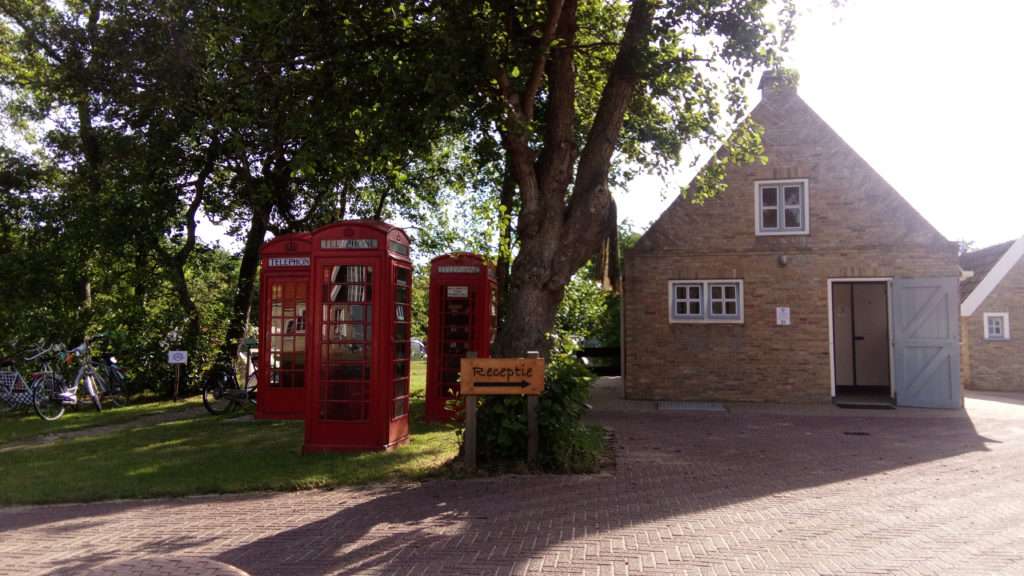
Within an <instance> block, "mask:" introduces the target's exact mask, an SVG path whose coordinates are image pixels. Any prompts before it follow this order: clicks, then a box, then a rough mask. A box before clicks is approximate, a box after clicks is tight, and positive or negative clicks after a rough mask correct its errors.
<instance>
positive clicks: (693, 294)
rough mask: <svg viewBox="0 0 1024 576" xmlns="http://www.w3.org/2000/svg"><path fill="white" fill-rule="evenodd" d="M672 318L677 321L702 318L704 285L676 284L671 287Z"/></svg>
mask: <svg viewBox="0 0 1024 576" xmlns="http://www.w3.org/2000/svg"><path fill="white" fill-rule="evenodd" d="M672 293H673V296H672V317H673V318H674V319H678V320H700V319H702V318H704V284H702V283H700V282H697V283H683V282H676V283H673V285H672Z"/></svg>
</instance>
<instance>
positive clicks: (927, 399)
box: [893, 278, 963, 408]
mask: <svg viewBox="0 0 1024 576" xmlns="http://www.w3.org/2000/svg"><path fill="white" fill-rule="evenodd" d="M958 290H959V286H958V281H957V279H956V278H897V279H894V280H893V313H894V324H895V329H894V332H895V334H894V338H893V351H894V353H893V359H894V363H895V369H896V370H895V372H896V403H897V404H898V405H900V406H916V407H921V408H960V407H961V406H962V405H963V403H962V400H961V398H960V324H959V318H960V316H959V310H960V299H959V291H958Z"/></svg>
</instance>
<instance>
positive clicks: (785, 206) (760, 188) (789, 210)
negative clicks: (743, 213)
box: [754, 180, 810, 236]
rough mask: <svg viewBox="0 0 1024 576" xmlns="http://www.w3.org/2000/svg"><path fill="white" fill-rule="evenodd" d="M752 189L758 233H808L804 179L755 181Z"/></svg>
mask: <svg viewBox="0 0 1024 576" xmlns="http://www.w3.org/2000/svg"><path fill="white" fill-rule="evenodd" d="M754 189H755V193H756V195H757V215H756V216H757V234H758V235H760V236H771V235H785V234H807V233H808V231H809V230H810V226H809V222H808V221H807V220H808V206H807V180H772V181H766V182H758V183H757V184H756V185H755V187H754Z"/></svg>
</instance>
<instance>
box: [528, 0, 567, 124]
mask: <svg viewBox="0 0 1024 576" xmlns="http://www.w3.org/2000/svg"><path fill="white" fill-rule="evenodd" d="M564 6H565V2H564V0H548V19H547V22H545V24H544V32H543V34H542V35H541V38H540V46H538V47H537V55H536V57H535V58H534V60H533V68H532V69H531V70H530V78H529V79H528V80H527V82H526V88H524V89H523V95H522V113H523V117H524V118H526V120H527V121H530V120H533V108H534V104H535V102H536V98H537V91H538V90H540V85H541V82H543V81H544V65H545V63H546V62H547V59H548V51H549V49H550V48H551V42H552V41H553V40H554V39H555V31H556V30H557V29H558V22H559V21H560V20H561V17H562V8H563V7H564ZM574 8H575V7H574Z"/></svg>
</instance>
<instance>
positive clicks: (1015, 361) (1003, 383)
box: [963, 259, 1024, 392]
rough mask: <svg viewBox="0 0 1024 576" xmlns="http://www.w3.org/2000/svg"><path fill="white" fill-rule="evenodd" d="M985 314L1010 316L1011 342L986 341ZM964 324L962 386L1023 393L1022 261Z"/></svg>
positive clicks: (1018, 262)
mask: <svg viewBox="0 0 1024 576" xmlns="http://www.w3.org/2000/svg"><path fill="white" fill-rule="evenodd" d="M986 312H989V313H992V312H1007V313H1009V314H1010V340H1008V341H996V340H985V324H984V322H985V320H984V318H985V313H986ZM963 320H964V324H965V336H964V339H965V340H966V341H967V348H968V354H969V357H970V372H969V374H968V379H967V382H966V383H965V385H966V386H967V387H968V388H971V389H975V390H999V391H1017V392H1024V259H1022V260H1018V261H1017V264H1016V265H1015V266H1014V267H1013V268H1011V269H1010V272H1009V273H1008V274H1007V275H1006V276H1005V277H1004V278H1003V281H1002V282H1000V283H999V285H998V286H996V288H995V290H993V291H992V293H991V294H989V295H988V298H986V299H985V301H984V302H982V303H981V306H979V307H978V309H977V310H975V312H974V314H973V315H971V316H969V317H967V318H964V319H963Z"/></svg>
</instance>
